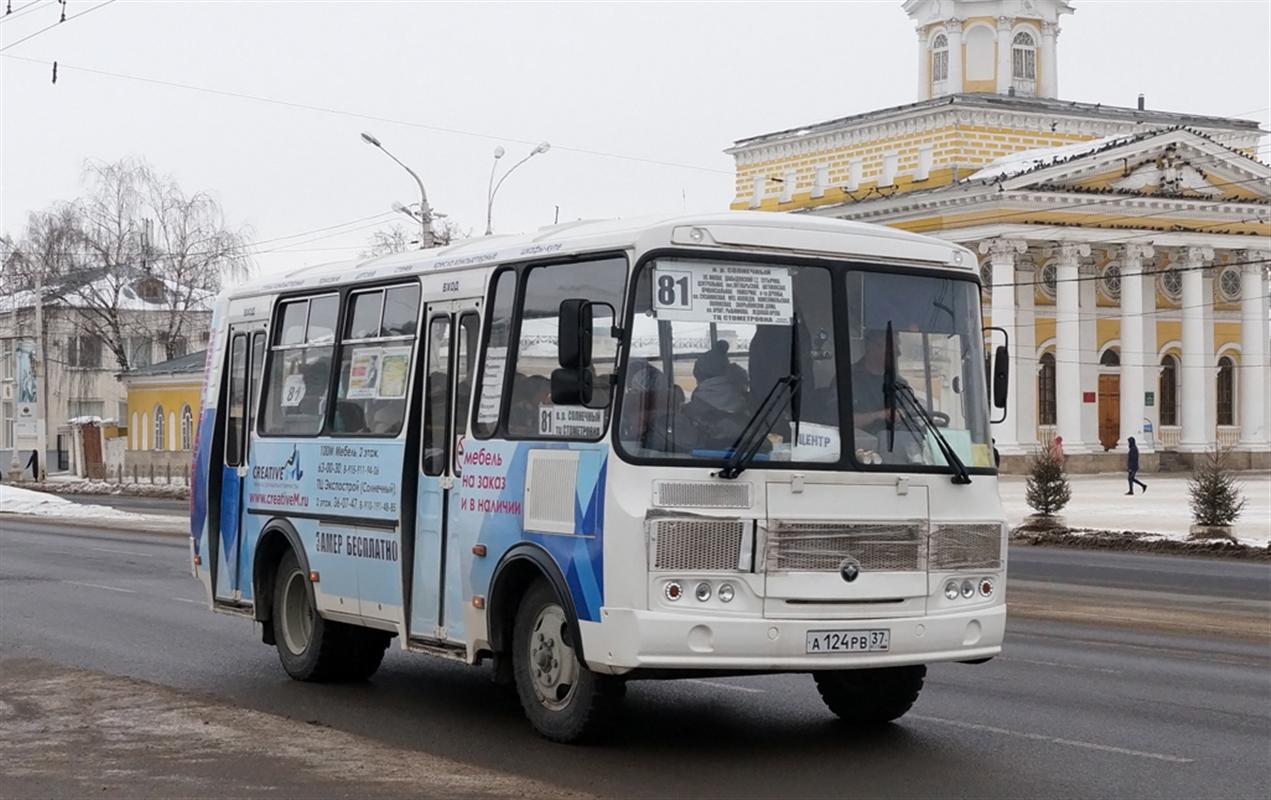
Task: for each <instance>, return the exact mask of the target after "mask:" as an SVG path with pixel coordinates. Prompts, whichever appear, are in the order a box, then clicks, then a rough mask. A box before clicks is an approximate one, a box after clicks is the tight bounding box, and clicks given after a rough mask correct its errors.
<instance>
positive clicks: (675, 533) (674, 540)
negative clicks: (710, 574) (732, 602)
mask: <svg viewBox="0 0 1271 800" xmlns="http://www.w3.org/2000/svg"><path fill="white" fill-rule="evenodd" d="M750 527H751V523H750V522H748V521H744V520H739V519H704V518H702V519H659V520H653V521H652V522H650V523H649V537H650V539H651V542H650V544H651V545H652V547H651V548H650V549H651V550H652V551H653V553H652V559H653V569H655V570H684V571H694V572H702V571H712V570H713V571H718V570H732V571H735V570H737V569H739V568H741V569H749V568H750V565H749V562H750V539H751V537H750V536H749V535H748V534H749V533H750ZM743 547H744V548H745V552H744V553H743Z"/></svg>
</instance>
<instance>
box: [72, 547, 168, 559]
mask: <svg viewBox="0 0 1271 800" xmlns="http://www.w3.org/2000/svg"><path fill="white" fill-rule="evenodd" d="M88 549H89V550H96V551H97V552H99V553H121V554H123V555H126V556H141V557H142V558H154V555H153V554H151V553H138V552H137V551H135V550H111V549H110V548H109V547H90V548H88Z"/></svg>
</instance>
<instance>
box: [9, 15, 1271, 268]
mask: <svg viewBox="0 0 1271 800" xmlns="http://www.w3.org/2000/svg"><path fill="white" fill-rule="evenodd" d="M29 2H30V0H13V2H12V6H13V8H14V9H15V11H19V10H20V11H19V13H20V14H21V15H20V16H16V15H15V16H14V17H13V18H12V19H7V18H3V17H0V48H3V52H2V53H0V231H3V232H7V233H9V234H12V235H15V236H16V235H18V234H20V232H21V228H22V225H23V222H24V220H25V218H26V215H27V213H28V211H30V210H33V209H39V208H42V207H44V206H46V205H48V204H49V203H52V202H54V201H56V200H59V199H69V198H72V197H74V196H76V194H77V193H78V192H79V191H80V177H81V170H82V167H83V164H84V161H85V159H104V160H114V159H118V158H121V157H124V156H142V157H144V158H146V159H147V160H149V161H150V162H151V164H153V165H154V166H155V167H157V168H158V169H159V170H160V171H163V172H170V173H171V174H173V175H174V176H175V177H176V178H177V180H178V181H179V182H180V183H181V185H182V187H183V188H184V189H185V190H186V191H187V192H191V191H194V190H207V191H210V192H212V193H213V194H214V195H215V196H217V197H218V198H219V200H220V201H221V203H222V205H223V207H224V209H225V212H226V215H227V217H228V219H229V221H230V222H231V224H233V225H239V224H245V225H250V226H251V227H252V228H253V229H254V231H255V238H256V239H257V241H259V242H261V244H260V245H259V246H258V248H257V250H258V252H257V254H256V256H255V258H256V263H257V265H258V267H259V269H260V270H261V271H262V272H272V271H276V270H280V269H284V268H291V267H296V266H300V265H303V264H310V263H320V262H324V261H332V260H338V259H341V258H346V257H353V256H355V255H356V254H357V252H358V250H359V249H361V248H363V247H365V245H366V238H367V236H368V235H369V233H370V231H371V229H373V228H374V227H376V225H377V224H383V223H385V222H387V221H390V220H391V219H392V216H393V215H391V214H389V215H385V216H384V217H380V218H378V219H372V220H370V221H364V222H361V223H358V224H356V225H346V226H343V227H340V228H335V229H334V230H326V231H319V232H316V233H312V234H310V235H308V236H297V237H294V238H280V237H288V236H290V235H292V234H298V233H301V232H304V231H313V230H315V229H319V228H328V227H329V226H334V225H338V224H340V223H348V222H350V221H352V220H359V219H363V218H367V217H371V216H372V215H376V214H381V213H382V212H386V211H387V210H388V208H389V205H390V204H391V203H392V202H393V201H394V200H401V201H403V202H410V201H412V200H415V199H417V195H418V192H417V190H416V188H415V186H414V183H413V182H412V181H411V180H410V178H409V176H407V175H406V173H405V172H404V171H403V170H402V169H401V168H400V167H398V166H397V165H396V164H393V163H392V162H391V161H390V160H389V159H388V158H386V157H385V156H384V154H382V153H380V152H377V151H376V150H375V149H374V148H372V147H370V146H368V145H366V144H363V143H362V142H361V141H360V140H359V137H358V134H359V132H360V131H363V130H369V131H371V132H373V133H374V134H375V135H376V136H378V137H379V138H380V139H381V140H382V141H383V143H384V145H385V147H387V148H389V149H391V150H392V151H393V152H394V153H395V154H396V155H397V156H398V157H399V158H401V159H403V160H404V161H406V162H407V163H408V164H410V165H411V166H412V167H413V168H414V169H415V170H416V171H418V172H419V173H420V175H421V176H422V177H423V179H424V182H425V184H426V185H427V189H428V194H429V199H430V201H431V202H432V205H433V206H434V208H435V209H436V210H437V211H440V212H444V213H447V214H449V215H450V217H451V218H452V219H453V220H455V221H456V222H458V223H459V224H460V225H461V226H462V227H464V228H468V229H472V230H473V232H474V233H476V234H480V233H481V232H482V231H483V230H484V228H485V199H486V182H487V178H488V176H489V170H490V164H491V151H492V150H493V148H494V147H495V145H498V144H502V145H504V146H505V147H506V148H507V150H508V155H507V157H505V159H504V163H505V164H506V163H510V162H512V161H513V160H515V159H518V158H520V157H521V156H522V155H523V154H525V153H526V152H528V151H529V149H530V148H531V147H532V146H533V143H535V142H537V141H540V140H547V141H550V142H551V144H552V149H551V150H550V152H548V153H547V154H545V155H542V156H537V157H535V158H534V159H533V160H531V161H530V162H528V163H527V164H525V165H524V166H523V167H521V169H520V170H519V171H518V172H517V174H516V175H514V176H512V177H511V178H510V179H509V180H508V182H507V183H506V184H505V185H504V187H503V189H502V190H501V192H500V194H499V197H498V202H497V203H496V207H495V228H496V230H498V231H500V232H510V231H516V230H530V229H533V228H535V227H537V226H540V225H544V224H549V223H551V222H552V220H553V217H554V215H555V214H556V207H557V206H559V209H560V210H559V213H560V219H561V220H562V221H564V220H572V219H577V218H579V217H584V218H597V217H613V216H632V215H638V214H645V213H650V212H657V211H678V210H682V209H688V210H690V211H703V210H718V209H723V208H726V207H727V205H728V203H729V201H730V200H731V199H732V194H733V191H732V188H733V182H732V162H731V159H730V158H729V157H727V156H725V155H723V153H722V152H721V151H722V150H723V148H725V147H727V146H728V145H729V144H730V143H731V142H732V141H733V140H735V139H739V138H743V137H746V136H751V135H754V134H759V133H764V132H768V131H772V130H778V129H782V128H788V127H794V126H797V125H801V124H805V123H811V122H816V121H819V120H823V119H828V118H833V117H838V116H844V115H847V114H853V113H858V112H863V111H869V110H871V109H876V108H882V107H886V106H892V105H898V104H901V103H907V102H911V101H913V100H914V99H915V84H916V82H917V76H916V71H917V55H916V52H915V49H916V37H915V36H914V33H913V25H912V23H911V22H910V20H909V19H908V17H906V16H905V14H904V12H903V11H902V10H901V3H900V2H899V0H886V1H885V2H842V3H794V2H781V3H714V4H707V3H702V4H689V3H682V2H676V3H666V4H661V3H633V4H616V3H615V4H601V3H594V4H581V3H575V4H564V3H553V4H531V3H502V4H499V3H490V4H479V3H471V2H468V3H462V4H457V3H456V4H448V3H422V2H418V3H416V2H397V3H387V2H385V3H371V2H358V3H353V2H300V1H295V2H281V1H279V2H238V3H235V2H219V1H218V2H201V3H200V2H184V3H183V2H157V0H156V1H144V0H116V2H112V3H109V4H108V5H105V6H104V7H102V8H100V9H97V10H94V11H91V13H85V14H84V15H83V17H82V18H78V19H70V20H68V21H67V22H66V23H65V24H62V25H58V26H56V27H54V28H53V29H51V30H49V31H47V32H45V33H41V34H39V35H37V36H35V37H33V38H31V39H30V40H29V41H26V42H22V43H20V44H16V45H15V46H12V47H10V45H11V44H12V43H15V42H17V40H18V39H20V38H22V37H24V36H26V35H28V34H30V33H34V32H36V31H38V30H40V29H41V28H43V27H45V26H48V25H50V24H51V23H54V22H56V20H57V17H58V13H59V12H58V4H57V3H56V2H55V0H37V3H36V4H35V5H32V6H28V3H29ZM100 2H101V0H95V1H94V2H87V1H85V2H81V1H80V0H71V2H70V3H69V5H68V15H74V14H77V13H81V12H85V11H88V10H89V9H91V8H93V7H94V6H95V5H97V4H98V3H100ZM1073 6H1074V7H1075V8H1076V13H1075V14H1073V15H1071V16H1068V17H1065V18H1064V20H1063V22H1062V33H1061V35H1060V37H1059V94H1060V96H1061V97H1062V98H1064V99H1072V100H1083V101H1090V102H1102V103H1106V104H1112V105H1124V106H1133V105H1134V103H1135V99H1136V97H1137V95H1138V94H1139V92H1143V93H1145V94H1146V95H1147V102H1148V105H1149V107H1151V108H1158V109H1164V110H1169V111H1186V112H1193V113H1198V114H1213V115H1223V116H1231V115H1238V116H1243V117H1247V118H1254V119H1258V120H1260V121H1261V122H1262V125H1263V127H1264V128H1267V127H1271V125H1269V124H1268V119H1269V116H1268V115H1269V114H1271V111H1269V109H1268V107H1269V106H1271V88H1269V86H1268V75H1269V74H1271V63H1269V58H1268V40H1269V36H1271V2H1268V0H1250V1H1249V2H1209V1H1206V2H1177V1H1176V2H1146V1H1145V2H1107V1H1105V0H1085V1H1084V2H1074V3H1073ZM2 10H3V8H2V7H0V11H2ZM22 59H33V60H35V61H38V62H40V63H32V62H31V61H27V60H22ZM54 60H56V61H58V62H59V64H60V66H59V73H58V80H57V83H56V85H54V84H52V83H51V82H50V77H51V67H50V66H49V62H52V61H54ZM84 69H91V70H98V71H104V72H110V73H116V74H118V75H128V76H134V78H145V79H148V81H143V80H135V79H129V78H122V77H111V76H106V75H101V74H94V73H91V72H86V71H84ZM156 81H157V82H168V83H174V84H183V85H186V86H197V87H201V88H204V89H212V90H216V91H218V92H224V93H239V94H244V95H252V96H256V97H261V98H270V99H272V100H278V101H285V103H291V104H301V105H303V106H313V107H322V108H325V109H330V110H331V111H319V110H312V109H308V108H298V107H295V106H294V105H291V106H289V105H285V104H279V103H268V102H261V101H259V100H251V99H244V98H240V97H234V96H230V95H227V94H213V93H209V92H203V91H196V90H192V89H190V88H178V87H175V86H171V85H165V84H164V83H157V82H156ZM336 112H339V113H336ZM358 115H364V117H371V118H375V119H367V118H359V116H358ZM400 219H402V220H403V221H405V222H407V223H408V224H409V220H405V218H404V217H401V218H400Z"/></svg>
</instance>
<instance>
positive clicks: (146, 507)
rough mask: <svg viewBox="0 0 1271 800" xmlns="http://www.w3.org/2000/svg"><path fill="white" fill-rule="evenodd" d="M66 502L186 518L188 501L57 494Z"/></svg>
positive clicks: (165, 498) (106, 495) (138, 496)
mask: <svg viewBox="0 0 1271 800" xmlns="http://www.w3.org/2000/svg"><path fill="white" fill-rule="evenodd" d="M58 497H63V498H65V499H67V500H71V501H73V502H76V503H79V504H80V505H87V506H109V507H110V508H117V509H119V510H120V511H135V512H137V513H139V514H162V515H164V516H169V517H188V516H189V514H190V501H189V500H173V499H172V498H170V497H143V496H140V495H130V494H59V495H58Z"/></svg>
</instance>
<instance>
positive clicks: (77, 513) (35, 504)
mask: <svg viewBox="0 0 1271 800" xmlns="http://www.w3.org/2000/svg"><path fill="white" fill-rule="evenodd" d="M0 514H32V515H35V516H38V517H74V518H79V519H114V520H119V519H127V520H144V519H148V516H147V515H145V514H131V513H129V512H127V511H119V510H118V509H114V508H109V507H107V506H93V505H81V504H80V503H73V502H71V501H70V500H67V499H65V498H62V497H58V496H57V495H54V494H45V493H44V492H33V491H31V490H30V489H22V488H19V487H17V486H10V485H8V484H0Z"/></svg>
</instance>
